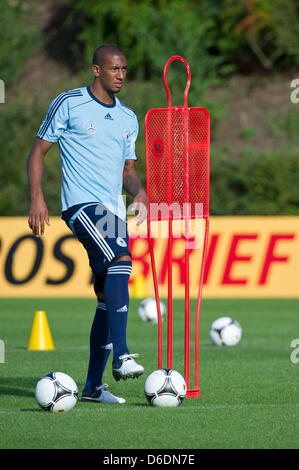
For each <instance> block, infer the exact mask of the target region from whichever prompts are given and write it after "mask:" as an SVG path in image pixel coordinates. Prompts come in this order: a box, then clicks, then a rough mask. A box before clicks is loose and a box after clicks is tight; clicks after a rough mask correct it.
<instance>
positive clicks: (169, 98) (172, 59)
mask: <svg viewBox="0 0 299 470" xmlns="http://www.w3.org/2000/svg"><path fill="white" fill-rule="evenodd" d="M174 60H180V61H181V62H183V64H184V65H185V67H186V69H187V84H186V88H185V91H184V106H185V107H187V106H188V101H187V100H188V90H189V88H190V83H191V71H190V67H189V64H188V62H187V61H186V59H184V57H181V56H180V55H174V56H172V57H170V59H168V61H167V62H166V64H165V67H164V73H163V81H164V86H165V89H166V93H167V106H168V108H170V107H171V95H170V91H169V87H168V85H167V79H166V76H167V69H168V67H169V65H170V64H171V62H173V61H174Z"/></svg>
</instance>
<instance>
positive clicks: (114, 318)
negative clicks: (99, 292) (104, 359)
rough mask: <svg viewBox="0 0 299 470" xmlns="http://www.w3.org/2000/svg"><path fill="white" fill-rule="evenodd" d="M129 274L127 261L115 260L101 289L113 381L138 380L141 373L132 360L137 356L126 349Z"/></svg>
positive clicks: (141, 369) (123, 259)
mask: <svg viewBox="0 0 299 470" xmlns="http://www.w3.org/2000/svg"><path fill="white" fill-rule="evenodd" d="M131 270H132V261H131V257H130V256H129V255H124V256H120V257H118V258H117V259H116V260H115V261H114V262H112V263H111V264H110V265H109V267H108V270H107V275H106V280H105V286H104V294H105V299H106V305H107V312H108V324H109V331H110V334H111V340H112V343H113V364H112V373H113V376H114V378H115V380H120V379H121V378H122V379H124V380H125V379H127V378H129V377H133V378H134V377H139V376H140V375H142V373H143V371H144V369H143V367H142V366H141V365H139V364H137V363H136V362H135V361H134V359H133V357H136V356H137V355H136V354H133V355H132V354H130V352H129V349H128V346H127V320H128V311H129V287H128V284H129V278H130V274H131Z"/></svg>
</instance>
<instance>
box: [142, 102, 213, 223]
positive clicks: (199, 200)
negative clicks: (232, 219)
mask: <svg viewBox="0 0 299 470" xmlns="http://www.w3.org/2000/svg"><path fill="white" fill-rule="evenodd" d="M145 146H146V169H147V194H148V198H149V203H150V219H151V220H167V219H168V217H169V205H172V206H171V207H172V208H173V218H174V219H180V218H185V216H186V217H188V218H198V217H199V216H200V214H199V212H198V211H199V210H200V206H199V205H200V204H202V206H201V207H202V214H201V216H202V217H206V216H208V215H209V158H210V157H209V155H210V117H209V113H208V111H207V110H206V109H205V108H188V107H171V108H161V109H151V110H150V111H149V112H148V113H147V115H146V118H145ZM186 203H189V205H188V204H186ZM187 206H189V208H190V213H189V214H188V215H186V208H187ZM163 208H164V209H165V210H164V209H163Z"/></svg>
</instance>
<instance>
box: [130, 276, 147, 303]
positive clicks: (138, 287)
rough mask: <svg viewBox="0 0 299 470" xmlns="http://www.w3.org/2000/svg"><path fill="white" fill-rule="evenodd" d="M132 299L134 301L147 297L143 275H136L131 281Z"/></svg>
mask: <svg viewBox="0 0 299 470" xmlns="http://www.w3.org/2000/svg"><path fill="white" fill-rule="evenodd" d="M132 297H135V298H136V299H143V298H145V297H147V288H146V283H145V279H144V276H143V274H138V275H137V276H136V277H135V279H134V281H133V291H132Z"/></svg>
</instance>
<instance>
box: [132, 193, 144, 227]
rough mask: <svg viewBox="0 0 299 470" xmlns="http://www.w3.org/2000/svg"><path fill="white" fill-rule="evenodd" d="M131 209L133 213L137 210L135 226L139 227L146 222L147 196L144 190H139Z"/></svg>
mask: <svg viewBox="0 0 299 470" xmlns="http://www.w3.org/2000/svg"><path fill="white" fill-rule="evenodd" d="M131 209H132V211H133V212H136V211H137V210H138V215H137V216H136V217H135V222H136V225H137V226H139V225H141V224H142V222H144V220H146V218H147V210H148V201H147V195H146V192H145V191H144V189H141V190H140V191H139V193H138V194H137V195H136V196H135V198H134V201H133V203H132V205H131Z"/></svg>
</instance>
